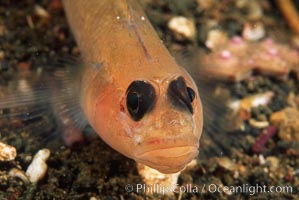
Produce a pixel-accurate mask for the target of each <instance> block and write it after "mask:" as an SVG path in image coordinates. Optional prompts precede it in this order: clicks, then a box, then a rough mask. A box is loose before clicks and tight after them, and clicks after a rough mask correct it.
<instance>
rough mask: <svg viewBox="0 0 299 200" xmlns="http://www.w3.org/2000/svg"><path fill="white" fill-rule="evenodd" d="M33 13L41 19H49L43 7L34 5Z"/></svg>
mask: <svg viewBox="0 0 299 200" xmlns="http://www.w3.org/2000/svg"><path fill="white" fill-rule="evenodd" d="M34 11H35V14H36V15H37V16H39V17H41V18H49V17H50V15H49V13H48V11H47V10H45V9H44V8H43V7H41V6H40V5H35V6H34Z"/></svg>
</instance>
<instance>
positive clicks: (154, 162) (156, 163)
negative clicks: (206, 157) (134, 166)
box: [135, 145, 199, 174]
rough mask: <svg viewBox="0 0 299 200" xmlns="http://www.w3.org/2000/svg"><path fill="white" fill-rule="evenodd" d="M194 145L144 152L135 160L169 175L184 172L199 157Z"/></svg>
mask: <svg viewBox="0 0 299 200" xmlns="http://www.w3.org/2000/svg"><path fill="white" fill-rule="evenodd" d="M198 153H199V151H198V147H197V146H194V145H185V146H179V147H178V146H174V147H170V148H163V149H153V150H150V151H145V152H142V153H141V154H138V156H137V157H136V158H135V159H136V161H137V162H140V163H142V164H145V165H147V166H149V167H151V168H154V169H156V170H158V171H160V172H161V173H165V174H169V173H176V172H179V171H181V170H183V169H184V168H185V167H186V165H187V164H188V163H190V162H191V161H192V160H193V159H194V158H195V157H196V156H197V155H198Z"/></svg>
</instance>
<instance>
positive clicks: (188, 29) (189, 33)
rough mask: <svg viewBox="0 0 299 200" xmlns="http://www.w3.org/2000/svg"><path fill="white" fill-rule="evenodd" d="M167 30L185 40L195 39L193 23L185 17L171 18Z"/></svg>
mask: <svg viewBox="0 0 299 200" xmlns="http://www.w3.org/2000/svg"><path fill="white" fill-rule="evenodd" d="M168 28H169V29H170V30H172V31H173V32H175V33H177V34H179V35H181V36H183V37H184V38H186V39H189V40H193V39H194V38H195V33H196V28H195V23H194V21H193V20H191V19H188V18H186V17H182V16H177V17H173V18H171V19H170V21H169V22H168Z"/></svg>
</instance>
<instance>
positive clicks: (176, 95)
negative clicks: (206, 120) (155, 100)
mask: <svg viewBox="0 0 299 200" xmlns="http://www.w3.org/2000/svg"><path fill="white" fill-rule="evenodd" d="M167 95H168V97H169V99H170V101H171V103H172V104H173V105H174V106H175V107H178V108H182V109H187V110H189V111H190V112H191V113H193V107H192V102H193V100H194V99H195V92H194V90H193V89H192V88H190V87H187V85H186V82H185V79H184V78H183V77H182V76H180V77H178V78H177V79H176V80H173V81H171V82H170V84H169V87H168V91H167Z"/></svg>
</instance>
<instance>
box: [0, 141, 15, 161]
mask: <svg viewBox="0 0 299 200" xmlns="http://www.w3.org/2000/svg"><path fill="white" fill-rule="evenodd" d="M16 156H17V151H16V148H15V147H13V146H10V145H8V144H5V143H2V142H0V161H11V160H14V159H15V157H16Z"/></svg>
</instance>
